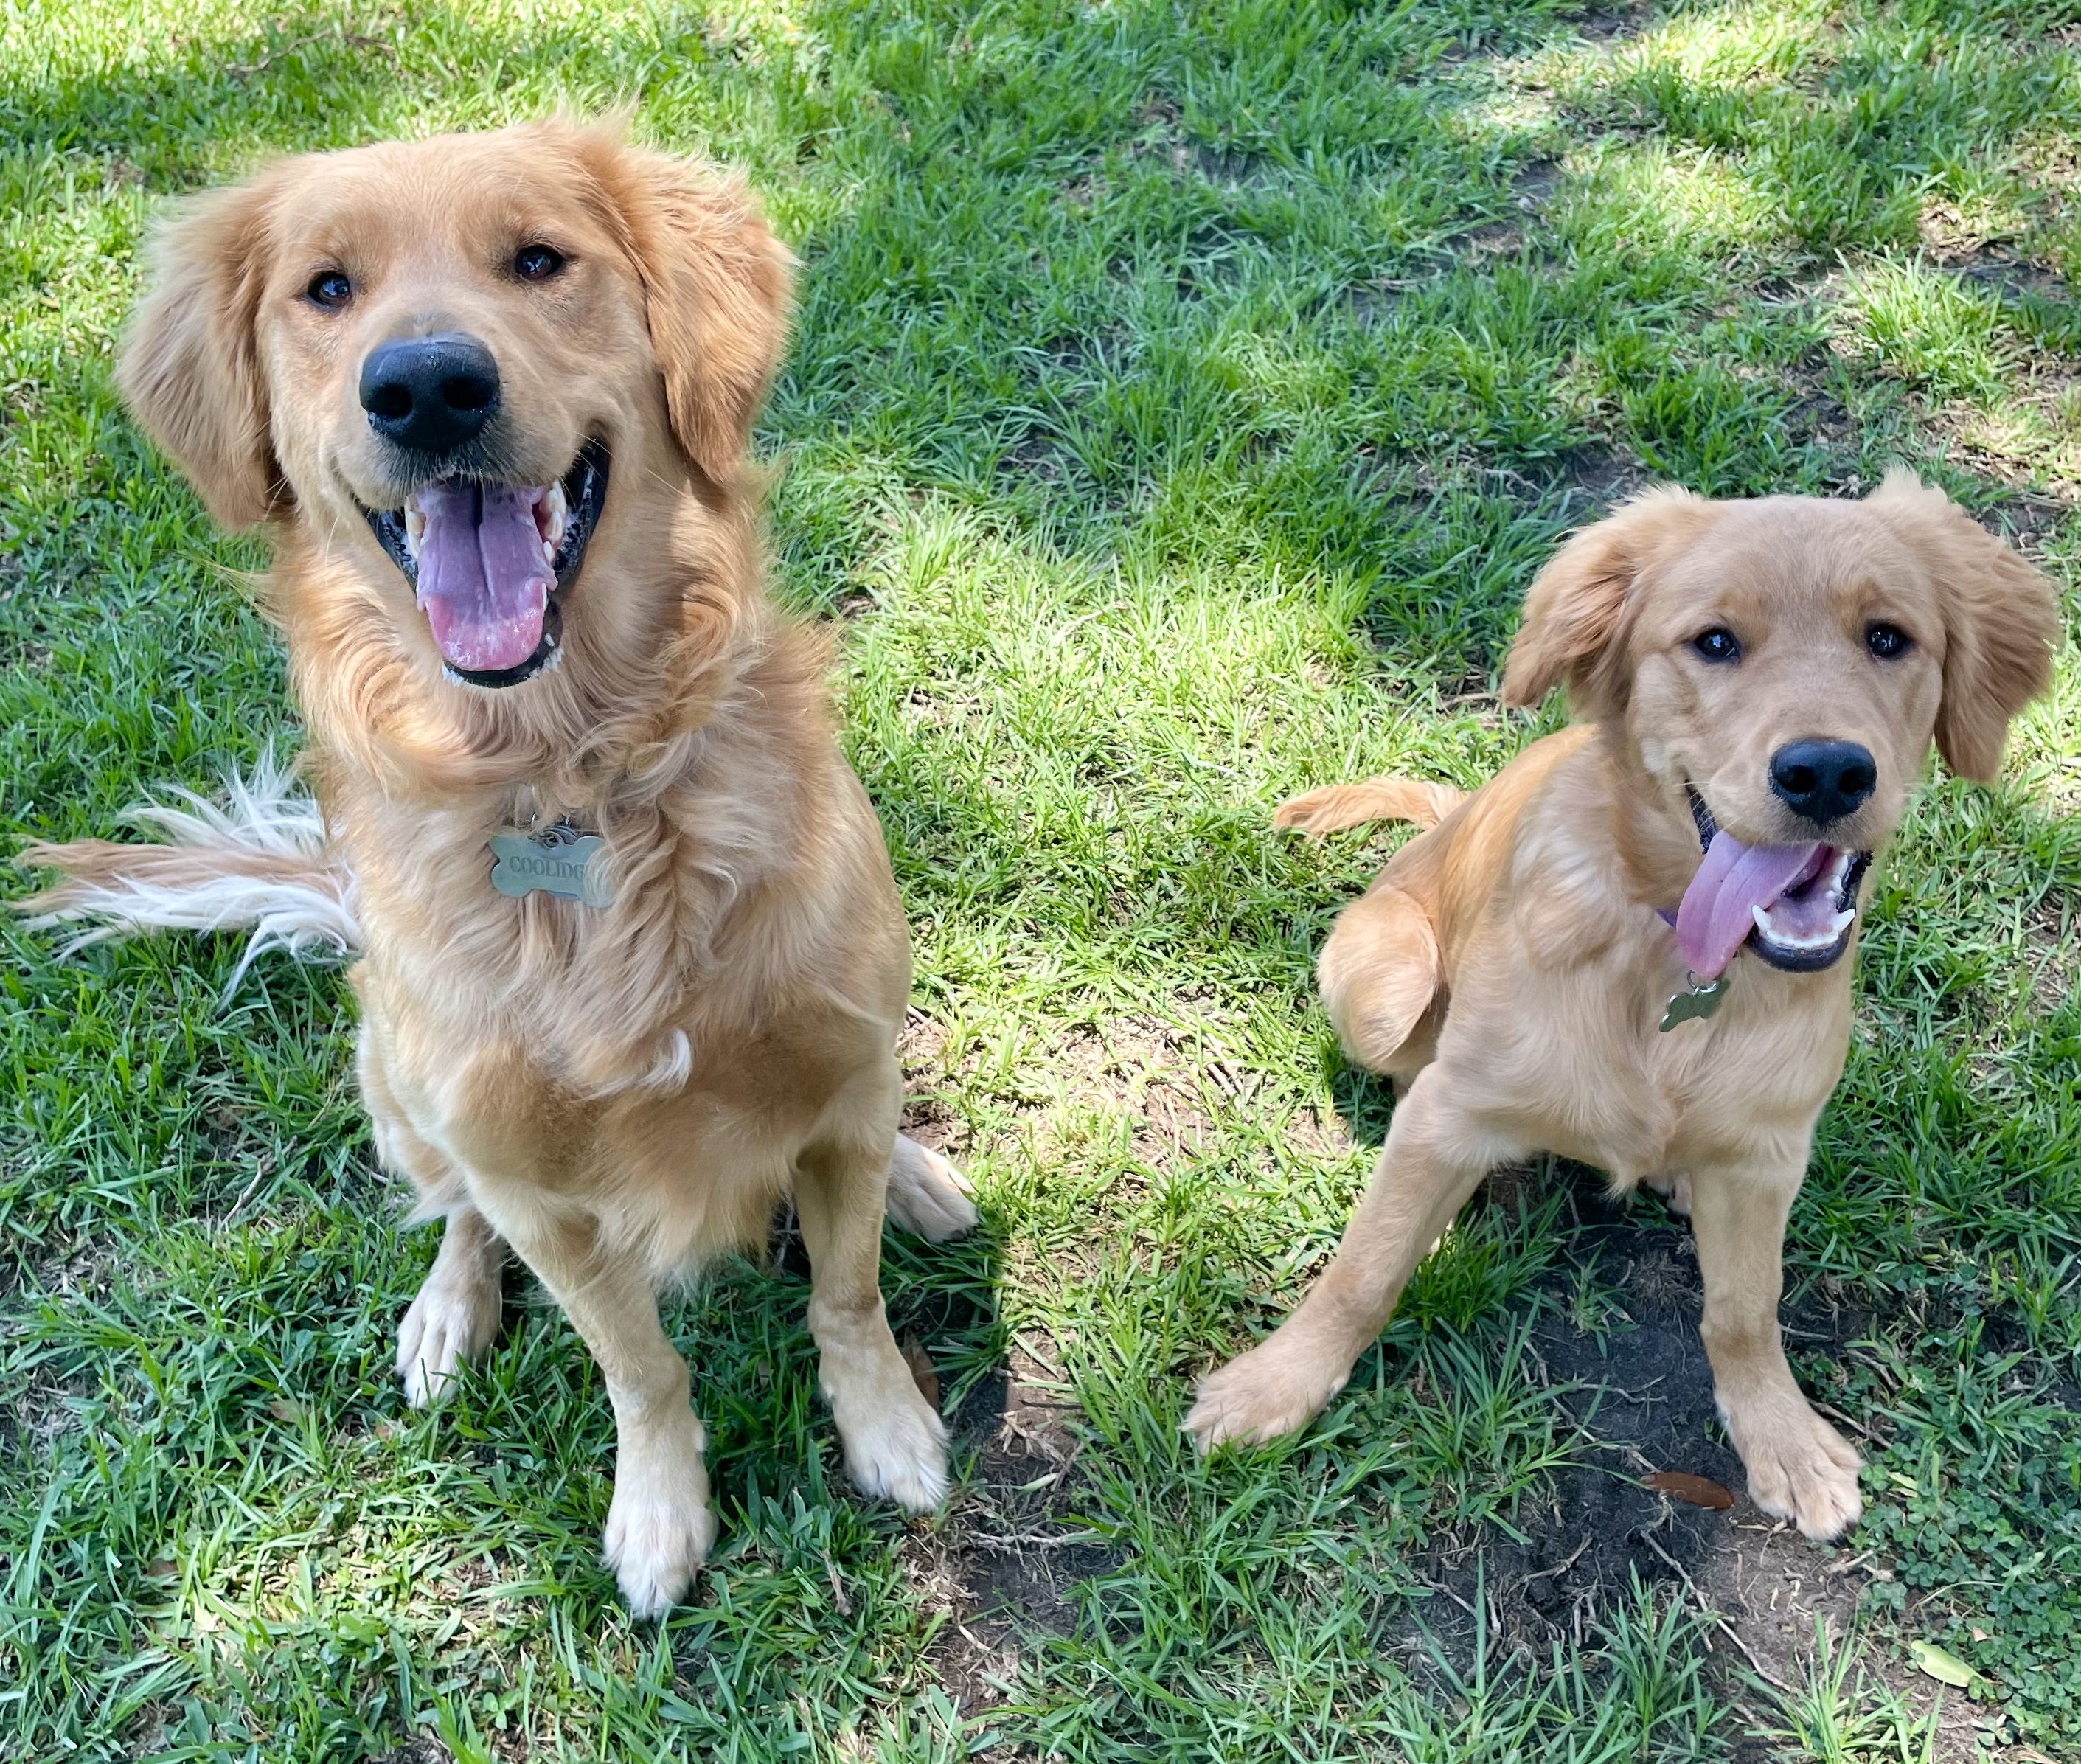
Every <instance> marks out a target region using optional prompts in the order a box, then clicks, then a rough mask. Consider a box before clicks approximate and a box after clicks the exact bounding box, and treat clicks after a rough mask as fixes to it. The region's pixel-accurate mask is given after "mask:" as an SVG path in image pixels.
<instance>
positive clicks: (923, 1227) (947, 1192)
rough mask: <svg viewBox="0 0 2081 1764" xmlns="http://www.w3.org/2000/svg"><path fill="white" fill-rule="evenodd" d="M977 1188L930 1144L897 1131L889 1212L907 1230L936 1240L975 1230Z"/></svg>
mask: <svg viewBox="0 0 2081 1764" xmlns="http://www.w3.org/2000/svg"><path fill="white" fill-rule="evenodd" d="M974 1192H975V1191H974V1190H973V1189H971V1188H970V1187H969V1179H968V1178H967V1177H965V1176H963V1175H962V1174H961V1172H960V1171H959V1170H957V1169H956V1168H954V1166H953V1165H952V1164H949V1163H948V1161H947V1160H945V1159H944V1158H943V1157H941V1156H940V1154H939V1153H938V1152H936V1151H934V1150H933V1149H932V1148H931V1147H930V1146H927V1145H920V1144H919V1143H918V1142H917V1141H916V1140H915V1139H912V1138H911V1137H910V1135H909V1134H907V1133H899V1134H898V1135H896V1151H895V1154H894V1156H892V1157H891V1158H890V1159H889V1218H890V1219H893V1220H894V1221H895V1223H898V1225H901V1226H902V1227H903V1229H904V1230H906V1231H915V1232H916V1233H917V1234H918V1236H920V1237H922V1238H923V1239H924V1240H926V1241H927V1243H933V1244H944V1242H946V1240H948V1238H950V1237H958V1236H961V1233H962V1232H964V1231H973V1230H974V1229H975V1225H976V1210H975V1202H973V1200H971V1199H969V1196H970V1195H971V1194H973V1193H974Z"/></svg>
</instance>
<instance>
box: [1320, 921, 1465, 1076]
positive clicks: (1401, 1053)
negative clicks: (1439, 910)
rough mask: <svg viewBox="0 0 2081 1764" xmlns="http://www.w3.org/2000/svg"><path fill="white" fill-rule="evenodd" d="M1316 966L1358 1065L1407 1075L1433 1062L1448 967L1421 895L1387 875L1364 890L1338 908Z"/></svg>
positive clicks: (1326, 997)
mask: <svg viewBox="0 0 2081 1764" xmlns="http://www.w3.org/2000/svg"><path fill="white" fill-rule="evenodd" d="M1317 972H1318V976H1319V978H1320V980H1321V983H1322V1003H1323V1004H1324V1005H1326V1007H1327V1008H1328V1010H1329V1013H1330V1021H1331V1022H1332V1023H1334V1024H1335V1025H1336V1027H1337V1039H1338V1040H1339V1041H1340V1042H1343V1046H1344V1051H1345V1052H1346V1053H1347V1054H1348V1055H1351V1057H1352V1059H1354V1060H1356V1062H1357V1063H1359V1064H1360V1065H1361V1066H1364V1067H1366V1068H1367V1069H1368V1071H1377V1072H1383V1073H1387V1074H1390V1075H1392V1076H1394V1077H1396V1078H1398V1079H1408V1078H1411V1077H1413V1076H1415V1074H1416V1073H1417V1072H1418V1071H1421V1070H1422V1069H1423V1067H1425V1066H1427V1065H1428V1064H1429V1063H1431V1058H1432V1056H1433V1055H1434V1054H1435V1053H1436V1050H1437V1013H1433V1012H1432V1010H1431V1006H1432V1005H1433V1004H1435V1003H1436V1002H1437V1001H1438V1000H1439V997H1440V993H1441V991H1442V990H1443V988H1444V981H1445V969H1444V961H1443V959H1442V958H1441V957H1440V954H1439V949H1438V934H1437V932H1436V929H1435V928H1433V927H1432V925H1431V916H1430V914H1429V913H1427V912H1426V911H1424V910H1423V904H1422V903H1421V902H1419V901H1418V900H1417V899H1415V897H1414V896H1412V895H1407V894H1405V893H1403V892H1402V890H1401V889H1399V888H1396V887H1394V886H1389V885H1388V884H1385V883H1382V884H1381V885H1380V886H1377V887H1375V888H1374V889H1373V890H1372V892H1371V893H1369V894H1366V895H1361V896H1360V898H1359V899H1356V900H1355V901H1353V902H1352V903H1351V905H1350V906H1348V907H1345V909H1344V910H1343V912H1342V913H1340V914H1339V915H1338V917H1337V923H1336V927H1335V929H1334V930H1332V931H1331V933H1330V941H1328V942H1327V943H1326V944H1324V945H1323V946H1322V959H1321V961H1320V962H1319V963H1318V966H1317Z"/></svg>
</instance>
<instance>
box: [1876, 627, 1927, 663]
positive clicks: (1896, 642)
mask: <svg viewBox="0 0 2081 1764" xmlns="http://www.w3.org/2000/svg"><path fill="white" fill-rule="evenodd" d="M1864 647H1865V648H1866V649H1868V650H1870V651H1871V652H1872V654H1873V655H1876V656H1877V658H1878V659H1880V660H1881V661H1882V662H1891V661H1898V659H1900V658H1901V657H1902V656H1903V655H1906V654H1907V652H1908V651H1909V650H1911V649H1913V648H1914V647H1915V639H1914V638H1911V637H1910V636H1909V635H1908V634H1907V632H1905V631H1903V630H1902V629H1901V628H1900V627H1899V626H1898V625H1866V626H1865V627H1864Z"/></svg>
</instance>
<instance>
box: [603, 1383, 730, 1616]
mask: <svg viewBox="0 0 2081 1764" xmlns="http://www.w3.org/2000/svg"><path fill="white" fill-rule="evenodd" d="M686 1422H687V1425H685V1426H683V1427H681V1426H678V1425H672V1426H668V1427H662V1428H659V1429H657V1432H658V1434H659V1435H660V1436H661V1437H658V1438H650V1439H646V1440H645V1441H644V1442H642V1443H641V1444H640V1445H638V1444H634V1443H633V1442H631V1440H630V1438H629V1432H628V1430H626V1429H624V1433H623V1435H622V1442H621V1447H620V1462H619V1463H617V1464H616V1467H615V1476H614V1503H613V1505H612V1506H610V1507H609V1508H608V1509H607V1531H606V1535H605V1536H604V1537H603V1539H602V1543H603V1548H604V1551H605V1554H606V1557H607V1566H608V1567H609V1568H612V1569H613V1570H614V1577H615V1579H616V1581H617V1582H618V1583H619V1584H620V1587H621V1596H622V1597H623V1598H624V1599H626V1600H627V1601H628V1602H629V1610H631V1611H633V1613H634V1614H635V1615H637V1616H638V1617H645V1618H650V1617H662V1616H663V1615H665V1613H666V1612H667V1611H668V1610H671V1608H672V1607H673V1606H675V1605H676V1604H678V1603H679V1601H680V1600H681V1599H682V1598H684V1597H685V1596H686V1592H687V1588H688V1587H690V1586H692V1585H693V1583H694V1576H695V1575H696V1574H697V1573H699V1572H700V1566H701V1564H702V1563H704V1561H706V1560H708V1547H709V1546H710V1545H711V1544H713V1543H714V1542H715V1535H716V1526H715V1518H714V1516H713V1514H710V1513H709V1511H708V1472H707V1471H706V1470H705V1469H704V1468H703V1467H702V1465H701V1449H702V1446H703V1445H704V1440H703V1438H702V1434H701V1425H700V1422H699V1421H696V1420H695V1419H694V1417H693V1413H692V1411H691V1410H689V1411H688V1412H687V1417H686Z"/></svg>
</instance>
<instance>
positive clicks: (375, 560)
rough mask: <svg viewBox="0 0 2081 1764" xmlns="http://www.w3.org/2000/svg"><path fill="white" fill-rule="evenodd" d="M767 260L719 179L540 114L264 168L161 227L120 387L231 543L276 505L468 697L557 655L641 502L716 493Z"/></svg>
mask: <svg viewBox="0 0 2081 1764" xmlns="http://www.w3.org/2000/svg"><path fill="white" fill-rule="evenodd" d="M788 264H789V260H788V255H787V253H786V252H785V250H784V249H783V248H782V247H781V246H780V245H779V244H778V243H777V242H776V241H775V240H774V238H772V236H771V234H770V233H769V232H768V231H767V229H766V226H765V225H764V223H763V221H761V219H760V218H759V214H758V213H757V211H756V209H755V207H754V205H753V204H752V203H751V201H750V198H749V197H748V196H747V195H746V192H744V190H743V189H742V187H741V186H739V185H738V184H737V183H734V182H733V181H730V180H728V179H722V178H719V177H717V176H715V175H713V174H709V173H707V172H704V171H700V170H697V169H696V168H695V167H692V166H688V165H687V164H685V163H683V162H679V161H675V160H672V159H670V158H665V157H663V156H661V155H658V154H651V153H646V152H642V151H640V150H638V149H632V148H630V147H628V146H626V145H623V144H622V143H621V142H620V141H619V140H618V139H617V138H616V137H615V136H614V135H613V134H612V133H611V132H609V131H605V130H600V129H590V128H578V127H574V126H570V125H565V124H538V125H534V126H530V127H523V128H510V129H507V130H504V131H502V132H500V133H494V134H486V135H460V136H448V137H440V138H438V139H435V140H431V141H419V142H414V143H409V144H406V143H391V144H385V145H378V146H372V147H364V148H360V149H355V150H352V151H350V152H345V153H338V154H316V155H312V156H309V157H306V158H297V159H290V160H286V161H284V162H281V163H280V164H278V165H276V166H273V167H271V168H270V169H269V170H267V171H265V172H263V174H262V175H260V176H259V178H258V179H255V180H254V182H252V183H249V184H246V185H245V186H242V187H238V188H236V189H232V190H228V191H224V192H218V193H217V194H215V195H213V196H208V197H207V198H205V199H204V200H202V201H201V202H200V204H197V205H196V206H195V208H192V209H191V210H190V211H189V212H188V213H187V214H186V215H185V216H184V217H183V218H181V219H180V220H179V221H177V222H176V223H175V225H174V226H173V227H172V228H171V229H169V231H168V232H167V233H166V234H165V236H164V237H163V238H162V242H161V246H160V251H159V257H158V266H157V276H156V278H155V280H154V284H153V289H152V293H151V294H150V296H149V298H148V299H147V300H146V301H145V305H144V307H143V309H141V312H140V313H139V314H138V317H137V323H136V325H135V326H134V328H133V330H132V333H131V335H130V337H129V339H128V343H127V345H126V347H125V348H124V355H123V360H122V363H121V367H120V381H121V384H122V387H123V390H124V394H125V396H126V397H127V398H128V401H129V403H130V406H131V407H132V410H134V411H135V412H136V413H137V418H138V419H139V421H140V422H141V423H142V424H143V426H144V427H145V429H146V430H147V431H148V432H149V433H150V434H151V435H152V436H153V439H154V440H157V441H158V443H159V444H160V445H161V446H162V447H163V448H165V450H166V452H167V453H169V454H170V455H171V456H172V457H173V458H174V461H176V462H177V463H178V464H179V465H180V467H181V469H183V471H184V472H185V473H186V474H187V476H188V478H190V479H191V481H192V482H193V483H194V484H195V487H196V488H197V490H200V492H201V494H202V496H203V498H204V500H205V501H206V502H207V503H208V505H209V507H210V510H211V512H212V513H213V514H214V515H215V516H217V519H218V520H220V521H221V522H222V523H223V524H225V526H227V527H229V528H243V527H248V526H251V525H254V524H257V523H259V522H260V521H261V520H265V519H267V518H269V517H270V516H288V515H291V514H293V515H295V516H296V518H298V519H299V520H301V521H302V522H303V523H304V524H305V526H306V528H307V529H308V530H309V532H310V533H311V534H312V536H313V537H314V538H315V539H316V540H317V541H318V542H319V543H320V544H322V545H324V546H326V547H328V548H337V547H340V546H349V547H353V548H355V549H357V551H358V552H359V554H362V556H363V561H364V562H366V564H367V566H368V572H369V573H370V574H371V575H372V576H374V577H376V578H377V579H380V580H381V581H382V582H383V583H385V591H386V594H387V598H388V600H389V603H390V604H391V607H392V609H393V612H394V613H396V615H397V618H398V619H399V621H400V623H401V625H402V626H403V627H404V628H405V629H406V634H407V635H408V637H410V638H411V639H413V640H414V642H416V643H417V645H418V646H419V647H420V648H421V649H422V650H425V651H426V652H427V653H428V654H429V655H430V656H431V655H433V654H437V655H438V656H439V660H440V662H441V663H442V664H443V666H444V671H445V672H446V673H447V674H448V676H450V677H451V678H452V679H454V680H460V682H463V683H465V684H469V685H472V686H477V687H497V686H507V685H511V684H517V683H519V681H522V680H527V679H528V678H530V677H532V676H533V675H535V674H536V673H537V672H539V671H540V670H542V669H543V668H544V667H547V666H549V665H550V664H552V663H553V662H555V661H556V660H557V658H558V655H559V651H560V646H561V641H562V637H561V626H562V620H563V618H564V617H565V597H566V595H567V592H569V591H570V590H572V589H573V588H574V584H575V583H576V582H577V581H578V577H579V573H580V571H581V570H582V568H583V567H584V566H585V563H586V558H587V557H588V555H589V554H590V555H591V556H593V557H594V558H595V559H597V558H599V555H600V554H601V553H602V551H603V550H606V549H615V550H619V551H620V552H623V553H624V554H629V555H638V554H641V552H642V550H643V549H644V548H645V547H646V546H647V547H648V548H650V550H651V552H652V553H653V554H654V553H655V550H656V548H658V546H659V545H662V544H663V543H664V542H665V541H666V533H664V532H663V531H662V530H661V529H662V528H665V527H666V526H668V525H669V524H670V516H669V514H668V513H666V512H661V511H660V510H658V509H656V508H652V509H650V510H649V511H647V512H646V511H643V510H641V508H640V507H639V506H638V505H639V504H640V503H641V501H642V499H643V498H644V497H645V495H651V494H654V493H655V491H656V490H657V488H658V486H659V485H660V483H661V482H662V481H667V480H679V483H673V484H671V486H670V487H671V488H672V489H674V490H676V489H678V488H679V487H680V484H683V483H689V482H694V481H696V479H701V480H705V481H706V482H707V483H708V484H709V485H712V486H724V487H725V488H726V487H727V486H729V485H730V484H731V483H733V482H734V480H735V478H736V477H737V474H738V472H739V470H740V469H741V468H742V461H743V459H744V456H745V449H746V442H747V440H748V438H749V435H750V427H751V423H752V422H753V419H755V416H756V415H757V412H758V409H759V403H760V402H761V400H762V398H763V396H764V394H765V390H766V387H767V381H769V379H770V378H771V374H772V372H773V369H774V367H775V365H776V362H777V360H778V359H779V356H780V349H781V346H782V343H783V341H784V335H785V327H786V309H787V301H788Z"/></svg>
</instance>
